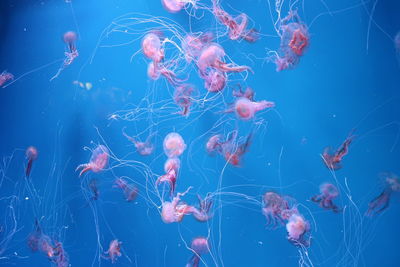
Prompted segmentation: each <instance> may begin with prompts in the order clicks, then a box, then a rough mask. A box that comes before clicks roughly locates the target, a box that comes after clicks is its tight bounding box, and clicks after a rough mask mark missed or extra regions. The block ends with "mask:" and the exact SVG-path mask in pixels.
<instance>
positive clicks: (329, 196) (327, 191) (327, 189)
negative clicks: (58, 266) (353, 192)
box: [311, 183, 340, 212]
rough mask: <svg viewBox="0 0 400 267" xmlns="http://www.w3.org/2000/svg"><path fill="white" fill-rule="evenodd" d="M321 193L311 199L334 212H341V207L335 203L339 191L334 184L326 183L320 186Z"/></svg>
mask: <svg viewBox="0 0 400 267" xmlns="http://www.w3.org/2000/svg"><path fill="white" fill-rule="evenodd" d="M319 192H320V194H319V195H316V196H313V197H312V198H311V201H313V202H315V203H319V205H320V207H321V208H323V209H326V210H332V211H333V212H339V211H340V210H339V208H338V207H337V206H336V205H335V204H334V203H333V201H332V200H334V199H335V198H336V197H337V196H338V195H339V191H338V189H337V188H336V186H334V185H333V184H329V183H324V184H321V185H320V186H319Z"/></svg>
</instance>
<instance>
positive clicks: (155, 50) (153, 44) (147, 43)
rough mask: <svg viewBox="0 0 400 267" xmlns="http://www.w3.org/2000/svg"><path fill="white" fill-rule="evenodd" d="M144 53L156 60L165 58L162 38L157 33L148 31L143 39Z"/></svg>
mask: <svg viewBox="0 0 400 267" xmlns="http://www.w3.org/2000/svg"><path fill="white" fill-rule="evenodd" d="M142 50H143V54H144V55H145V56H146V57H148V58H149V59H151V60H153V61H154V62H160V61H162V60H163V59H164V49H163V48H162V46H161V40H160V38H159V37H158V36H157V35H156V34H155V33H148V34H146V35H145V36H144V38H143V40H142Z"/></svg>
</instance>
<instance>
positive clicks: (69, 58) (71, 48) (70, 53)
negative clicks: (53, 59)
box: [50, 31, 79, 81]
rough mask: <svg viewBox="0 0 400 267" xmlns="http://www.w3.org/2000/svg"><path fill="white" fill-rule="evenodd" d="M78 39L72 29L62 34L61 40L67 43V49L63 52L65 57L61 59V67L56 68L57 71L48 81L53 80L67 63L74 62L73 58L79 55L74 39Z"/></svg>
mask: <svg viewBox="0 0 400 267" xmlns="http://www.w3.org/2000/svg"><path fill="white" fill-rule="evenodd" d="M77 39H78V36H77V34H76V33H75V32H73V31H68V32H66V33H64V35H63V41H64V43H65V44H66V45H67V48H68V49H67V51H65V52H64V55H65V59H64V61H63V64H62V65H61V67H60V68H59V69H58V71H57V73H56V74H55V75H54V76H53V77H52V78H51V79H50V81H52V80H54V79H55V78H57V77H58V76H59V75H60V73H61V72H62V71H63V70H64V69H65V68H66V67H68V66H69V65H71V64H72V62H74V60H75V59H76V58H77V57H78V56H79V53H78V50H77V49H76V40H77Z"/></svg>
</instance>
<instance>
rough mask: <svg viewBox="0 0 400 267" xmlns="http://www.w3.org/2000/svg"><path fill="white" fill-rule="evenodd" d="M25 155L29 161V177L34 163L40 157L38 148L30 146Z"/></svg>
mask: <svg viewBox="0 0 400 267" xmlns="http://www.w3.org/2000/svg"><path fill="white" fill-rule="evenodd" d="M25 155H26V158H27V159H28V164H27V165H26V169H25V176H26V177H29V175H30V173H31V170H32V164H33V161H34V160H36V159H37V157H38V151H37V149H36V147H33V146H30V147H28V148H27V149H26V152H25Z"/></svg>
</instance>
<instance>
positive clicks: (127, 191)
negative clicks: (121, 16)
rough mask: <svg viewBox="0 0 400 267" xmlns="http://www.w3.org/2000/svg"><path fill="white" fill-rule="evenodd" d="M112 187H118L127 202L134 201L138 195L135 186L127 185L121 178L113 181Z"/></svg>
mask: <svg viewBox="0 0 400 267" xmlns="http://www.w3.org/2000/svg"><path fill="white" fill-rule="evenodd" d="M114 187H118V188H120V189H121V190H122V192H123V193H124V196H125V199H126V201H128V202H131V201H133V200H135V199H136V197H137V195H138V194H139V189H138V188H137V187H136V186H135V185H133V184H129V183H128V182H127V181H126V180H125V179H122V178H118V179H116V180H115V185H114Z"/></svg>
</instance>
